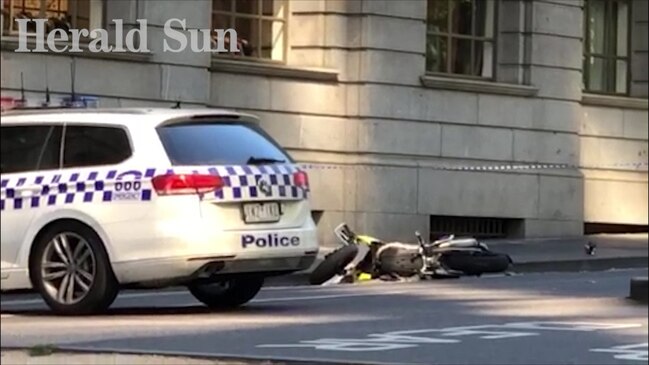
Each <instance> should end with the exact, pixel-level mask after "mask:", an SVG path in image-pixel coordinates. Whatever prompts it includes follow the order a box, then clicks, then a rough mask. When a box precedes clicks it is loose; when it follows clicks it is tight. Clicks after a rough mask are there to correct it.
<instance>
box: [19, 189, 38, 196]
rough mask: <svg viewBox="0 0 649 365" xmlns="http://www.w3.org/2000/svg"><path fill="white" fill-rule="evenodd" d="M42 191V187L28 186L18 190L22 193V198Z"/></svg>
mask: <svg viewBox="0 0 649 365" xmlns="http://www.w3.org/2000/svg"><path fill="white" fill-rule="evenodd" d="M40 191H41V188H37V187H26V188H22V189H20V190H19V191H18V194H20V197H22V198H29V197H32V196H36V195H38V194H39V193H40Z"/></svg>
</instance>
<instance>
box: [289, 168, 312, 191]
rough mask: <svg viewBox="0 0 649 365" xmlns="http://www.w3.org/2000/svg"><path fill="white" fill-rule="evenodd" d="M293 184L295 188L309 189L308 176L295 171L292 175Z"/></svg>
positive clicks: (302, 172)
mask: <svg viewBox="0 0 649 365" xmlns="http://www.w3.org/2000/svg"><path fill="white" fill-rule="evenodd" d="M293 183H294V184H295V186H297V187H301V188H307V187H309V175H307V174H306V172H304V171H297V172H295V173H294V174H293Z"/></svg>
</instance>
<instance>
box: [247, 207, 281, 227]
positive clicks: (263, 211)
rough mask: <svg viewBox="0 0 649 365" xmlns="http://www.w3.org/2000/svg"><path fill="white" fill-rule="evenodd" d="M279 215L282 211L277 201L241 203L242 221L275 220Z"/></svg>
mask: <svg viewBox="0 0 649 365" xmlns="http://www.w3.org/2000/svg"><path fill="white" fill-rule="evenodd" d="M281 215H282V212H281V210H280V206H279V203H277V202H269V203H249V204H244V205H243V221H244V222H246V223H268V222H277V221H279V218H280V216H281Z"/></svg>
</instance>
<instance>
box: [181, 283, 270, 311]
mask: <svg viewBox="0 0 649 365" xmlns="http://www.w3.org/2000/svg"><path fill="white" fill-rule="evenodd" d="M263 285H264V278H262V277H242V278H234V279H229V280H224V281H220V282H213V283H205V282H193V283H190V284H189V285H188V286H187V288H188V289H189V292H190V293H191V294H192V295H193V296H194V298H196V299H197V300H199V301H200V302H201V303H203V304H205V305H206V306H208V307H209V308H213V309H231V308H236V307H239V306H241V305H243V304H246V303H248V302H249V301H250V300H252V298H254V297H255V296H256V295H257V293H259V291H260V290H261V288H262V286H263Z"/></svg>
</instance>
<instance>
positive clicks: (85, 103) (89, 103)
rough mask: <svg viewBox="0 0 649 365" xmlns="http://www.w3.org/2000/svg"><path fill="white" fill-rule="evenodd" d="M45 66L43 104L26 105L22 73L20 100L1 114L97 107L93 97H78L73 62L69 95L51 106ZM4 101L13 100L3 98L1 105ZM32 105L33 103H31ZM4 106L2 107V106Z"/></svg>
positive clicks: (95, 99) (21, 75) (21, 74)
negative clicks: (20, 111) (11, 111)
mask: <svg viewBox="0 0 649 365" xmlns="http://www.w3.org/2000/svg"><path fill="white" fill-rule="evenodd" d="M48 71H49V70H48V67H47V64H46V65H45V102H40V103H37V104H38V105H31V106H29V105H27V104H28V103H27V99H26V98H25V84H24V75H23V72H21V73H20V95H21V99H20V100H15V99H14V100H13V101H11V106H10V107H8V108H6V109H5V108H4V107H3V109H2V111H3V112H5V111H9V110H43V109H72V108H74V109H78V108H96V107H97V105H98V99H97V98H96V97H93V96H86V95H81V96H78V95H77V94H76V91H75V85H74V84H75V62H74V61H73V62H72V63H71V65H70V71H71V72H70V84H71V85H70V88H71V93H70V96H69V97H67V98H63V99H62V100H61V101H60V102H59V103H58V105H51V102H52V97H51V93H50V87H49V72H48ZM4 99H7V100H9V99H13V98H3V103H4V102H5V101H6V100H4ZM31 104H34V103H31ZM3 106H4V105H3Z"/></svg>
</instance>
